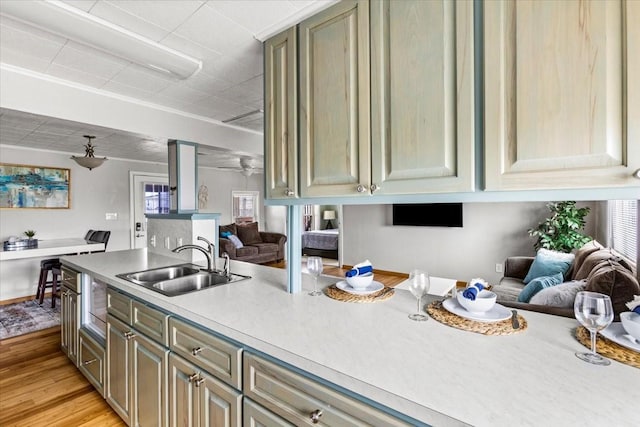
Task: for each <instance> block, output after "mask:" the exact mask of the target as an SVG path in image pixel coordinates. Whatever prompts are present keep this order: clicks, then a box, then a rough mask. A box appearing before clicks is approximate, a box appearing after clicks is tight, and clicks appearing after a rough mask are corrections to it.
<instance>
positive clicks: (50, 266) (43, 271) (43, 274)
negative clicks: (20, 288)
mask: <svg viewBox="0 0 640 427" xmlns="http://www.w3.org/2000/svg"><path fill="white" fill-rule="evenodd" d="M60 268H61V266H60V258H50V259H44V260H42V261H40V279H39V280H38V289H37V291H36V299H37V300H38V304H40V305H42V303H43V302H44V293H45V290H46V288H51V307H55V306H56V296H57V293H58V287H59V285H60V284H59V282H58V278H59V277H60ZM49 272H51V280H49Z"/></svg>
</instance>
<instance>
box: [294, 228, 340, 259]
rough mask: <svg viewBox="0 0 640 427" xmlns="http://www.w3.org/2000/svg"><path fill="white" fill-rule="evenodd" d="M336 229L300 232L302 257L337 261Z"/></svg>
mask: <svg viewBox="0 0 640 427" xmlns="http://www.w3.org/2000/svg"><path fill="white" fill-rule="evenodd" d="M338 237H339V233H338V229H329V230H314V231H303V232H302V255H309V256H321V257H323V258H331V259H338Z"/></svg>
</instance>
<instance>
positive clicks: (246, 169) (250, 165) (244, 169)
mask: <svg viewBox="0 0 640 427" xmlns="http://www.w3.org/2000/svg"><path fill="white" fill-rule="evenodd" d="M237 162H238V165H237V166H219V167H218V169H224V170H233V171H237V172H240V173H241V174H242V175H244V176H251V175H253V173H254V172H262V167H261V166H262V165H261V164H259V162H258V161H257V160H256V159H254V158H252V157H246V156H242V157H240V158H238V159H237Z"/></svg>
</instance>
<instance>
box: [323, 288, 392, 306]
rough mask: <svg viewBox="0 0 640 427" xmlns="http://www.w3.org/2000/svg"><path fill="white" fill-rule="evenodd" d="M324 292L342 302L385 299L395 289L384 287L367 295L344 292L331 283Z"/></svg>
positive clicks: (389, 296)
mask: <svg viewBox="0 0 640 427" xmlns="http://www.w3.org/2000/svg"><path fill="white" fill-rule="evenodd" d="M324 293H325V294H327V296H328V297H329V298H333V299H336V300H338V301H344V302H379V301H386V300H388V299H389V298H391V297H392V296H393V294H394V293H395V291H394V290H393V288H389V287H386V286H385V287H384V288H383V289H381V290H379V291H378V292H376V293H374V294H369V295H354V294H350V293H349V292H345V291H343V290H342V289H338V288H337V287H336V285H331V286H329V287H327V288H325V289H324Z"/></svg>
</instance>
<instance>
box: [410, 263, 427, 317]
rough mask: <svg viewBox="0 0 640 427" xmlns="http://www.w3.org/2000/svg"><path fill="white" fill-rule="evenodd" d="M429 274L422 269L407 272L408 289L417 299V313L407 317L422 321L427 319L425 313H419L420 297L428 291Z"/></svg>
mask: <svg viewBox="0 0 640 427" xmlns="http://www.w3.org/2000/svg"><path fill="white" fill-rule="evenodd" d="M429 285H430V282H429V274H427V272H426V271H422V270H412V271H411V273H410V274H409V290H410V291H411V293H412V294H413V296H414V297H416V298H417V299H418V311H417V313H414V314H410V315H409V319H411V320H416V321H422V322H424V321H425V320H427V319H428V317H427V315H426V314H422V313H420V308H421V304H420V303H421V301H422V297H423V296H424V295H426V293H427V292H428V291H429Z"/></svg>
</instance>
